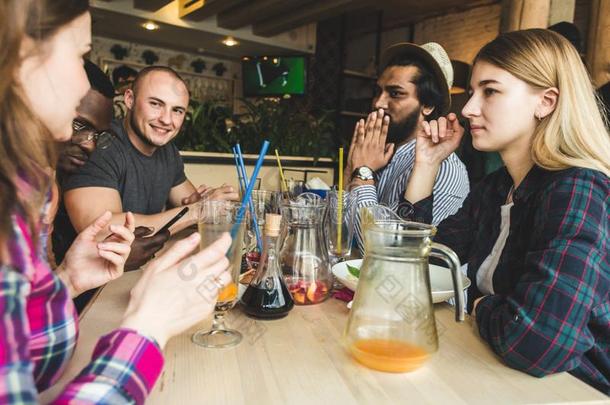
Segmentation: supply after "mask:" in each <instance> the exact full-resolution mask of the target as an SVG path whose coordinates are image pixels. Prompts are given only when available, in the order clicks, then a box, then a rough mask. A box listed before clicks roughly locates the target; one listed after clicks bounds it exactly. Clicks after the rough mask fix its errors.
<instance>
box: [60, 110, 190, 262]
mask: <svg viewBox="0 0 610 405" xmlns="http://www.w3.org/2000/svg"><path fill="white" fill-rule="evenodd" d="M111 128H112V130H113V131H114V132H115V134H117V137H116V138H114V139H113V140H112V143H111V144H110V145H109V146H108V147H107V148H106V149H96V150H95V151H94V152H93V153H92V154H91V156H90V157H89V160H88V161H87V163H85V165H84V166H83V167H81V168H80V169H79V170H78V171H77V172H76V173H74V174H72V175H71V176H69V177H67V178H66V177H65V176H62V175H61V173H58V178H59V180H60V187H61V191H62V193H63V192H66V191H68V190H72V189H75V188H81V187H107V188H113V189H115V190H117V191H118V192H119V194H120V195H121V203H122V205H123V212H127V211H131V212H134V213H137V214H145V215H147V214H148V215H149V214H157V213H159V212H161V211H163V210H164V208H165V205H166V203H167V200H168V198H169V193H170V190H171V189H172V187H174V186H177V185H179V184H182V183H184V182H185V181H186V176H185V175H184V164H183V163H182V158H181V157H180V154H179V153H178V148H176V146H175V145H174V144H173V143H171V142H170V143H169V144H167V145H165V146H163V147H161V148H159V149H157V150H156V151H155V153H154V154H153V155H152V156H146V155H143V154H142V153H140V152H139V151H138V150H137V149H136V148H135V147H134V146H133V145H132V144H131V142H130V141H129V138H128V137H127V133H126V132H125V129H124V128H123V123H122V122H120V121H113V122H112V126H111ZM52 238H53V252H54V253H55V257H56V259H57V262H58V263H60V262H61V261H62V260H63V258H64V255H65V253H66V251H67V250H68V248H69V247H70V245H71V244H72V242H73V241H74V239H75V238H76V232H75V230H74V228H73V227H72V223H71V222H70V218H69V217H68V214H67V212H66V209H65V206H64V204H63V201H62V203H61V204H60V207H59V210H58V212H57V216H56V217H55V222H54V230H53V235H52Z"/></svg>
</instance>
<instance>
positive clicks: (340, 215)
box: [324, 190, 356, 265]
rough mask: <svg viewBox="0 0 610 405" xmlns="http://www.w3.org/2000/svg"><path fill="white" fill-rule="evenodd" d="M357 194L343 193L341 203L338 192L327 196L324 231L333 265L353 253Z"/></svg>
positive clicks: (333, 191) (334, 191)
mask: <svg viewBox="0 0 610 405" xmlns="http://www.w3.org/2000/svg"><path fill="white" fill-rule="evenodd" d="M355 194H356V192H355V191H352V192H349V191H343V193H342V196H341V201H339V191H337V190H331V191H329V192H328V193H327V194H326V203H327V209H326V214H325V218H324V230H325V233H326V239H327V243H328V255H329V258H330V262H331V265H334V264H336V263H338V262H340V261H342V260H345V259H346V258H347V257H349V255H350V254H351V252H352V242H353V240H354V221H355V220H356V216H355V213H356V201H355V197H356V195H355Z"/></svg>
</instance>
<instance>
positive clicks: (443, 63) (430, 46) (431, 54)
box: [379, 42, 453, 115]
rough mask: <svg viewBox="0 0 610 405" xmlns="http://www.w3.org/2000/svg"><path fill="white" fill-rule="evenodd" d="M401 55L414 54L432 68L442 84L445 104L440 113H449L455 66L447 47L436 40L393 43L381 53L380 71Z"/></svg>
mask: <svg viewBox="0 0 610 405" xmlns="http://www.w3.org/2000/svg"><path fill="white" fill-rule="evenodd" d="M399 55H408V56H413V57H414V58H417V59H419V60H421V61H423V62H424V63H425V64H426V65H428V66H429V67H430V68H432V72H433V74H434V76H435V78H436V81H437V83H438V85H439V86H440V90H441V93H442V94H443V105H442V107H441V111H440V113H441V115H445V114H447V113H448V112H449V108H450V107H451V95H450V93H449V89H451V86H453V67H452V66H451V61H450V60H449V55H447V52H445V49H443V47H442V46H440V45H439V44H437V43H436V42H428V43H427V44H423V45H416V44H413V43H410V42H400V43H397V44H394V45H391V46H389V47H388V48H386V49H385V51H383V53H382V54H381V59H380V64H379V66H380V68H381V70H380V71H383V70H384V69H385V68H386V66H387V65H388V63H390V61H391V60H392V59H394V57H396V56H399Z"/></svg>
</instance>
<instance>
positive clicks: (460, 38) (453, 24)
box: [414, 4, 501, 63]
mask: <svg viewBox="0 0 610 405" xmlns="http://www.w3.org/2000/svg"><path fill="white" fill-rule="evenodd" d="M500 11H501V6H500V4H493V5H489V6H482V7H477V8H473V9H470V10H468V11H465V12H461V13H454V14H447V15H444V16H440V17H434V18H429V19H427V20H424V21H422V22H419V23H417V24H415V32H414V42H415V43H417V44H423V43H426V42H430V41H434V42H438V43H439V44H441V45H442V46H443V47H444V48H445V50H446V51H447V53H448V54H449V57H450V58H451V59H455V60H461V61H463V62H466V63H472V60H473V59H474V57H475V55H476V54H477V52H478V50H479V49H481V47H482V46H483V45H485V44H486V43H487V42H489V41H491V40H492V39H494V38H495V37H496V36H497V35H498V33H499V30H500Z"/></svg>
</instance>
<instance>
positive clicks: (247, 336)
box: [42, 271, 610, 405]
mask: <svg viewBox="0 0 610 405" xmlns="http://www.w3.org/2000/svg"><path fill="white" fill-rule="evenodd" d="M140 274H141V272H140V271H136V272H130V273H126V274H125V275H124V276H123V277H122V278H121V279H119V280H116V281H114V282H112V283H110V284H108V285H107V286H106V287H105V288H104V289H103V290H102V291H101V293H100V294H99V295H98V296H97V298H96V300H95V302H94V303H93V305H92V306H91V307H90V308H89V309H88V311H87V312H86V313H85V314H84V316H82V318H81V322H80V338H79V344H78V348H77V351H76V353H75V355H74V358H73V360H72V362H71V363H70V365H69V367H68V370H67V372H66V374H65V375H64V378H63V379H62V380H61V381H60V383H59V384H57V385H56V386H55V387H54V388H53V389H51V390H49V391H47V392H46V393H45V394H44V396H43V398H42V399H43V401H44V400H48V399H49V398H53V397H54V395H55V393H56V392H57V390H58V389H59V388H60V386H61V385H63V384H65V382H66V381H68V379H71V378H73V377H74V376H75V375H76V374H77V373H78V372H79V370H81V369H82V368H83V367H84V366H85V364H87V362H88V361H89V359H90V357H91V352H92V351H93V347H94V345H95V343H96V341H97V339H98V338H99V336H101V335H103V334H105V333H107V332H109V331H111V330H112V329H113V328H115V327H117V326H118V325H119V320H120V318H121V314H122V313H123V311H124V309H125V307H126V305H127V301H128V297H129V291H130V289H131V288H132V286H133V285H134V284H135V282H136V281H137V279H138V277H139V276H140ZM347 315H348V310H347V309H346V307H345V303H344V302H341V301H337V300H335V299H330V300H328V301H326V302H324V303H323V304H320V305H315V306H308V307H300V306H295V308H294V309H293V310H292V312H291V313H290V314H289V315H288V316H287V317H286V318H284V319H281V320H276V321H266V322H263V321H255V320H252V319H250V318H248V317H246V316H245V315H244V314H243V313H242V312H241V310H240V309H239V308H236V309H233V310H232V311H231V312H230V313H229V315H228V319H227V321H228V325H229V326H232V327H234V328H236V329H238V330H239V331H241V332H242V334H243V335H244V340H243V341H242V343H241V344H240V345H239V346H237V347H235V348H230V349H204V348H201V347H198V346H196V345H194V344H193V343H192V342H191V335H192V332H193V331H194V330H196V329H198V328H199V327H203V326H204V324H202V325H198V328H193V330H191V331H189V332H187V333H184V334H182V335H180V336H177V337H175V338H174V339H172V340H170V341H169V342H168V344H167V347H166V348H165V359H166V364H165V369H164V371H163V374H162V375H161V377H160V378H159V380H158V381H157V384H156V385H155V388H154V390H153V392H152V393H151V395H150V397H149V400H148V402H147V403H149V404H163V405H167V404H180V405H187V404H214V405H216V404H245V403H248V404H264V405H271V404H306V405H312V404H319V403H336V404H399V403H403V404H404V403H412V404H420V403H430V404H441V403H451V404H489V403H493V404H494V405H499V404H524V403H561V402H565V403H587V404H593V403H597V404H602V403H606V404H608V403H610V399H609V398H607V397H606V396H604V395H603V394H602V393H600V392H599V391H596V390H595V389H593V388H591V387H589V386H588V385H586V384H585V383H583V382H581V381H580V380H578V379H576V378H574V377H572V376H571V375H569V374H568V373H562V374H556V375H553V376H549V377H546V378H543V379H538V378H535V377H531V376H529V375H526V374H524V373H521V372H519V371H516V370H513V369H510V368H508V367H506V366H505V365H503V364H502V363H501V362H500V361H499V359H498V358H497V357H496V356H495V355H494V354H493V353H492V352H491V350H490V349H489V348H488V347H487V346H486V344H485V343H484V342H483V341H482V340H481V339H480V338H479V337H478V336H477V335H476V334H475V332H474V331H473V327H472V321H471V320H470V319H468V320H467V321H466V322H464V323H461V324H458V323H455V322H454V321H453V316H454V315H453V312H452V308H451V307H449V306H448V305H447V304H441V305H437V306H436V318H437V323H438V324H439V335H440V349H439V351H438V352H437V353H436V354H435V355H434V356H433V358H432V359H431V360H430V361H429V362H428V363H427V364H426V365H424V366H423V367H422V368H421V369H419V370H416V371H414V372H411V373H406V374H389V373H382V372H377V371H373V370H369V369H367V368H365V367H363V366H360V365H359V364H357V363H355V362H354V361H353V360H352V359H351V358H350V357H349V356H348V355H347V354H346V352H345V351H344V350H343V348H342V346H341V344H340V339H341V335H342V333H343V328H344V326H345V323H346V321H347ZM205 324H209V322H206V323H205Z"/></svg>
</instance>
